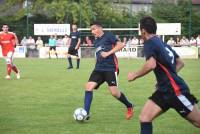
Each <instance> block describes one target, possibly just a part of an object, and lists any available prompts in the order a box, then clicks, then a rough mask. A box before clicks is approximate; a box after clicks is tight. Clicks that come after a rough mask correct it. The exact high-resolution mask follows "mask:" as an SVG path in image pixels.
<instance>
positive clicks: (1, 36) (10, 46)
mask: <svg viewBox="0 0 200 134" xmlns="http://www.w3.org/2000/svg"><path fill="white" fill-rule="evenodd" d="M0 45H1V49H2V55H3V56H7V53H8V52H10V51H11V52H14V49H15V34H14V33H12V32H8V33H4V32H0Z"/></svg>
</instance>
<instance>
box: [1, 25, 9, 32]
mask: <svg viewBox="0 0 200 134" xmlns="http://www.w3.org/2000/svg"><path fill="white" fill-rule="evenodd" d="M8 29H9V27H8V25H7V24H3V26H2V30H3V32H8Z"/></svg>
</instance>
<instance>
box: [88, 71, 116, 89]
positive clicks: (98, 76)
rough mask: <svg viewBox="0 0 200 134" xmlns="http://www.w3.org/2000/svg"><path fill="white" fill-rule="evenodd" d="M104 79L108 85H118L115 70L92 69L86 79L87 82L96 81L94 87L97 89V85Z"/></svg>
mask: <svg viewBox="0 0 200 134" xmlns="http://www.w3.org/2000/svg"><path fill="white" fill-rule="evenodd" d="M105 81H106V83H107V84H108V86H118V82H117V72H111V71H96V70H94V71H93V72H92V74H91V75H90V78H89V80H88V82H96V83H97V86H96V87H95V89H98V88H99V86H100V85H101V84H103V83H104V82H105Z"/></svg>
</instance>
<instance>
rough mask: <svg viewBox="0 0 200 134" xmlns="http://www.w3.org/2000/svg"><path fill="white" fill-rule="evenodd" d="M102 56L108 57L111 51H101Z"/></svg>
mask: <svg viewBox="0 0 200 134" xmlns="http://www.w3.org/2000/svg"><path fill="white" fill-rule="evenodd" d="M101 56H102V57H103V58H106V57H108V56H109V53H108V52H101Z"/></svg>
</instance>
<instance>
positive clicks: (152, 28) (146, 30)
mask: <svg viewBox="0 0 200 134" xmlns="http://www.w3.org/2000/svg"><path fill="white" fill-rule="evenodd" d="M156 30H157V25H156V21H155V20H154V18H152V17H150V16H146V17H143V18H142V19H141V20H140V31H141V36H142V38H144V37H145V35H146V34H156Z"/></svg>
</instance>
